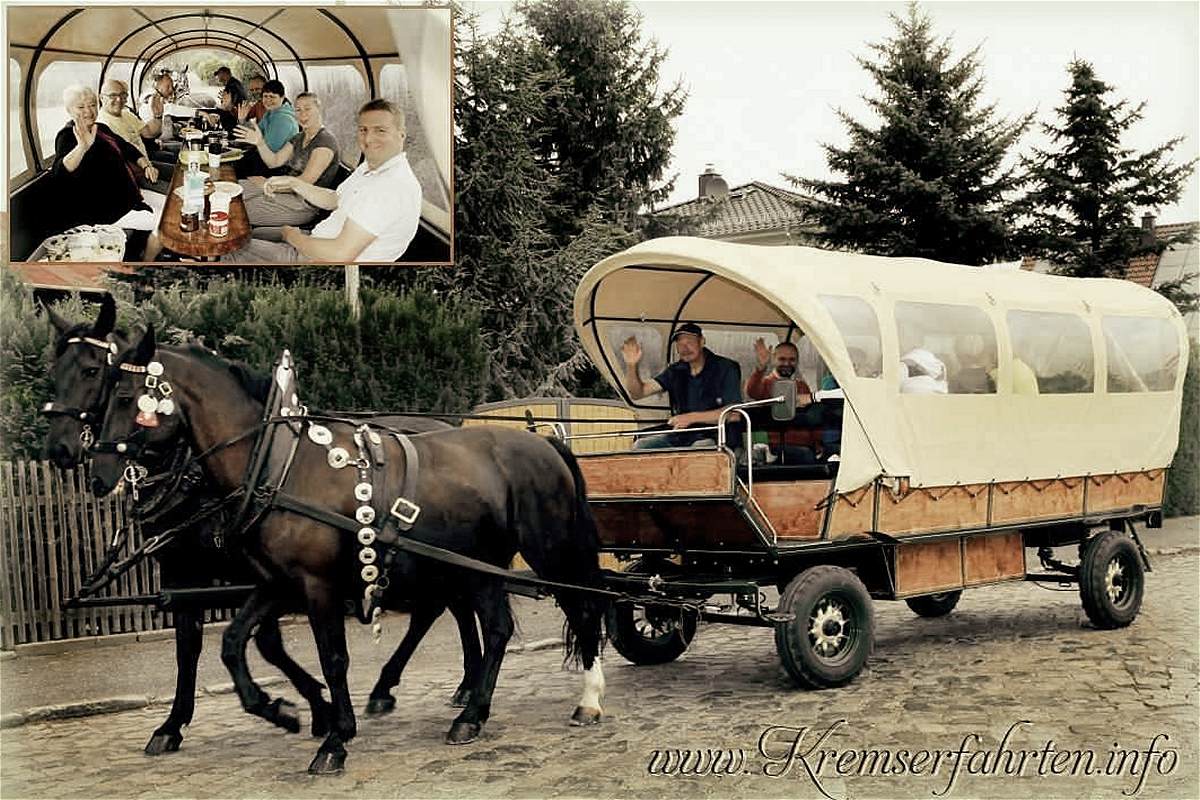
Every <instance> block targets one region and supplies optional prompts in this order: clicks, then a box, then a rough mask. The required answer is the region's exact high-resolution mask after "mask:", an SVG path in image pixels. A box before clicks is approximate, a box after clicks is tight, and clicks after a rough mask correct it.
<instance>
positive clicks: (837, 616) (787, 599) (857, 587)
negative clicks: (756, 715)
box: [775, 565, 875, 689]
mask: <svg viewBox="0 0 1200 800" xmlns="http://www.w3.org/2000/svg"><path fill="white" fill-rule="evenodd" d="M778 610H779V612H780V613H785V614H794V615H795V619H793V620H792V621H790V622H780V623H777V624H776V625H775V648H776V649H777V650H778V651H779V660H780V661H781V662H782V663H783V667H784V669H785V670H787V673H788V675H790V676H791V678H792V680H794V681H795V682H796V683H797V684H798V685H800V686H802V687H804V688H807V689H830V688H833V687H835V686H843V685H845V684H847V683H849V682H850V681H852V680H854V677H855V676H856V675H858V673H859V672H860V671H861V670H862V668H863V666H864V665H866V663H867V659H868V658H869V657H870V655H871V649H872V647H873V646H874V638H875V608H874V606H873V605H872V604H871V595H870V594H868V592H867V587H865V586H863V583H862V581H860V580H859V579H858V576H857V575H855V574H854V573H853V572H851V571H850V570H848V569H845V568H843V567H834V566H828V565H823V566H819V567H810V568H808V569H806V570H804V571H803V572H801V573H800V574H799V575H797V576H796V577H795V578H793V579H792V580H791V582H790V583H788V585H787V587H786V588H785V589H784V591H783V594H781V595H780V597H779V609H778ZM826 614H832V615H834V618H833V619H827V620H826V622H825V624H824V625H823V626H822V631H821V633H820V635H821V636H831V637H833V638H834V639H835V642H834V643H833V644H828V643H820V642H818V641H817V638H816V636H814V635H813V634H812V628H813V625H814V623H815V622H816V621H817V618H818V616H821V615H826ZM837 620H840V621H837ZM831 625H833V626H836V629H834V628H831V627H830V626H831ZM842 635H844V636H845V637H846V640H845V642H844V643H842V644H841V645H838V643H837V642H836V639H837V638H838V637H841V636H842ZM821 646H831V647H835V648H836V652H834V653H828V654H827V653H822V652H819V649H818V648H819V647H821Z"/></svg>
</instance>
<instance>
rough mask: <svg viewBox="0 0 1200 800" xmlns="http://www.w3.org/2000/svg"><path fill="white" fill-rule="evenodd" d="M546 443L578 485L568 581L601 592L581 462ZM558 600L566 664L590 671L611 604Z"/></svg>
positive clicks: (585, 598)
mask: <svg viewBox="0 0 1200 800" xmlns="http://www.w3.org/2000/svg"><path fill="white" fill-rule="evenodd" d="M546 441H547V442H549V443H550V446H551V447H553V448H554V449H555V450H556V451H558V455H559V457H560V458H562V460H563V462H564V463H565V464H566V465H567V469H568V470H569V471H570V473H571V479H572V481H573V482H574V484H575V502H574V504H573V506H574V507H573V509H572V516H573V523H574V524H573V525H572V531H573V533H574V537H573V540H574V543H575V544H576V552H575V558H574V559H573V562H574V565H575V569H573V570H572V572H573V573H574V574H573V575H572V576H571V577H570V579H569V580H570V581H571V582H574V583H578V584H580V585H583V586H590V587H594V588H597V589H599V588H602V587H603V585H604V582H603V579H602V577H601V572H600V536H599V533H598V532H597V529H596V518H595V517H594V516H592V509H591V506H589V505H588V499H587V483H586V481H585V480H584V478H583V472H582V470H580V469H579V461H578V460H577V459H576V458H575V454H574V453H572V452H571V448H570V447H568V446H567V444H566V443H565V442H563V441H562V440H560V439H558V438H556V437H553V436H550V437H546ZM556 599H557V600H558V603H559V605H560V606H561V607H562V609H563V613H564V614H565V616H566V621H565V622H564V623H563V648H564V654H563V663H564V664H568V665H582V666H583V668H584V669H591V667H592V663H593V661H594V660H595V658H596V656H598V655H599V654H600V652H601V650H602V649H603V647H604V622H605V617H606V616H607V613H608V607H609V604H610V601H609V599H608V598H607V597H606V596H604V595H598V594H592V593H590V592H587V593H585V592H572V591H570V590H562V591H560V592H558V593H556Z"/></svg>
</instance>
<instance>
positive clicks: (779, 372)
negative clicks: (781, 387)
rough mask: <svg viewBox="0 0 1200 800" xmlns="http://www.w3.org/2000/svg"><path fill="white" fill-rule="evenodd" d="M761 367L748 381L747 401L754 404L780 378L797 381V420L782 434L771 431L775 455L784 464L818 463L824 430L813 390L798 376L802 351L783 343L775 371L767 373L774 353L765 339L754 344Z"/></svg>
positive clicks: (777, 351)
mask: <svg viewBox="0 0 1200 800" xmlns="http://www.w3.org/2000/svg"><path fill="white" fill-rule="evenodd" d="M754 356H755V358H756V359H757V366H756V368H755V370H754V371H753V372H751V373H750V378H749V380H747V381H746V397H748V398H750V399H751V400H766V399H767V398H769V397H773V396H774V395H773V394H772V393H771V390H772V388H773V387H774V386H775V382H776V381H778V380H779V379H780V378H783V379H784V380H795V381H796V411H797V413H796V416H795V418H794V419H793V421H792V424H791V425H790V426H788V427H786V428H783V429H779V430H771V429H768V430H767V442H768V444H769V445H770V448H771V452H772V453H774V454H775V455H777V456H779V457H780V459H781V460H782V463H784V464H812V463H813V462H815V461H816V455H815V450H816V445H817V442H818V439H819V433H818V430H817V429H819V428H820V427H821V418H820V413H819V409H816V408H813V397H812V390H811V389H809V388H808V384H807V383H805V382H804V381H803V380H802V379H800V378H799V377H797V375H796V364H797V362H798V361H799V358H800V351H799V350H798V349H797V348H796V345H794V344H792V343H791V342H780V343H779V344H777V345H776V346H775V368H774V369H773V370H771V372H769V373H768V372H767V364H768V361H769V360H770V358H771V353H770V351H769V350H768V349H767V344H766V342H764V341H763V340H762V339H761V338H760V339H756V340H755V342H754Z"/></svg>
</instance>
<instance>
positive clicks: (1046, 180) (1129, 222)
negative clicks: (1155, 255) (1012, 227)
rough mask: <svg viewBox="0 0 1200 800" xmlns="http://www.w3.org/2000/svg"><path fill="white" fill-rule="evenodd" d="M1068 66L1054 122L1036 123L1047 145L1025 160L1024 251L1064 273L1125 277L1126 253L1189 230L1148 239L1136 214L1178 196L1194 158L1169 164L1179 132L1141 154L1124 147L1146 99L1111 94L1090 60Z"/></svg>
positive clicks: (1156, 248) (1150, 248)
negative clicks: (1125, 136)
mask: <svg viewBox="0 0 1200 800" xmlns="http://www.w3.org/2000/svg"><path fill="white" fill-rule="evenodd" d="M1067 71H1068V72H1069V73H1070V75H1071V85H1070V86H1069V87H1067V89H1066V90H1065V91H1064V95H1065V97H1066V101H1065V103H1064V104H1063V105H1062V106H1061V107H1059V108H1058V109H1056V110H1055V111H1056V114H1057V124H1052V123H1044V124H1043V125H1042V126H1041V127H1042V130H1043V131H1044V132H1045V133H1046V134H1047V135H1048V136H1049V137H1050V141H1051V145H1052V147H1051V148H1050V149H1048V150H1038V149H1035V150H1034V155H1033V156H1032V157H1029V158H1027V159H1025V166H1026V168H1027V170H1028V175H1029V179H1030V191H1029V194H1028V196H1027V197H1026V201H1025V202H1026V205H1027V208H1026V213H1027V215H1028V222H1027V224H1026V227H1025V236H1026V237H1027V240H1028V248H1027V252H1028V254H1030V255H1037V256H1040V257H1042V258H1045V259H1047V260H1048V261H1050V262H1051V263H1052V264H1053V265H1055V267H1056V268H1057V270H1058V271H1059V272H1061V273H1063V274H1067V275H1075V276H1079V277H1106V276H1110V277H1124V274H1125V266H1126V264H1127V263H1128V262H1129V259H1131V258H1133V257H1135V256H1138V255H1142V254H1145V253H1150V252H1160V251H1161V250H1162V248H1163V247H1165V246H1167V245H1168V244H1170V243H1172V242H1175V241H1190V239H1191V237H1192V236H1193V235H1194V231H1188V232H1184V233H1181V234H1177V235H1175V236H1172V237H1169V238H1167V239H1166V240H1164V241H1162V242H1158V241H1151V242H1147V241H1144V240H1143V238H1142V230H1141V228H1140V226H1139V225H1138V221H1137V216H1138V212H1139V209H1145V208H1153V209H1157V208H1160V207H1162V206H1165V205H1169V204H1171V203H1174V202H1176V201H1177V200H1179V197H1180V195H1181V194H1182V192H1183V189H1184V184H1185V182H1186V181H1187V179H1188V177H1189V176H1190V175H1191V174H1192V171H1193V169H1194V168H1195V164H1196V162H1195V161H1190V162H1188V163H1186V164H1179V165H1176V164H1173V163H1171V161H1170V155H1171V153H1172V151H1173V150H1174V149H1175V147H1176V146H1177V145H1178V144H1179V143H1180V142H1181V141H1182V137H1176V138H1174V139H1171V140H1169V141H1167V142H1166V143H1164V144H1161V145H1159V146H1158V147H1155V148H1153V149H1151V150H1147V151H1146V152H1144V153H1137V152H1135V151H1134V150H1132V149H1131V148H1128V147H1125V146H1123V145H1122V144H1121V138H1122V136H1123V134H1124V133H1125V131H1127V130H1128V129H1129V128H1130V127H1132V126H1133V125H1134V123H1136V122H1137V121H1138V120H1140V119H1141V118H1142V111H1143V109H1144V108H1145V106H1146V104H1145V103H1144V102H1143V103H1139V104H1138V105H1137V106H1132V107H1131V106H1130V104H1129V102H1128V101H1127V100H1115V101H1114V100H1112V99H1110V98H1109V94H1110V93H1111V92H1112V91H1113V88H1112V87H1111V86H1109V85H1108V84H1106V83H1104V81H1102V80H1100V79H1099V78H1098V77H1097V76H1096V71H1095V69H1094V68H1093V67H1092V65H1091V64H1090V63H1088V62H1087V61H1082V60H1078V59H1077V60H1075V61H1072V62H1071V64H1070V65H1069V66H1068V67H1067Z"/></svg>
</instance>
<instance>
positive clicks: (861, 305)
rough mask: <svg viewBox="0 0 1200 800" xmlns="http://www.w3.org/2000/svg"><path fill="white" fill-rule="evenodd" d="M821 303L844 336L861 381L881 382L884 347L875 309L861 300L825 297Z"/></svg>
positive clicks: (844, 296) (855, 372)
mask: <svg viewBox="0 0 1200 800" xmlns="http://www.w3.org/2000/svg"><path fill="white" fill-rule="evenodd" d="M820 300H821V302H822V303H823V304H824V305H825V310H826V311H828V312H829V315H830V316H831V317H833V322H834V324H835V325H837V329H838V332H839V333H841V334H842V341H843V342H845V344H846V350H848V351H849V353H850V361H851V363H852V364H853V365H854V374H855V375H857V376H858V377H860V378H878V377H879V376H880V375H882V374H883V345H882V344H881V342H880V338H879V317H878V316H876V314H875V309H873V308H872V307H871V305H870V304H869V303H867V302H866V301H865V300H863V299H862V298H860V297H849V296H846V295H833V294H823V295H820Z"/></svg>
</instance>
